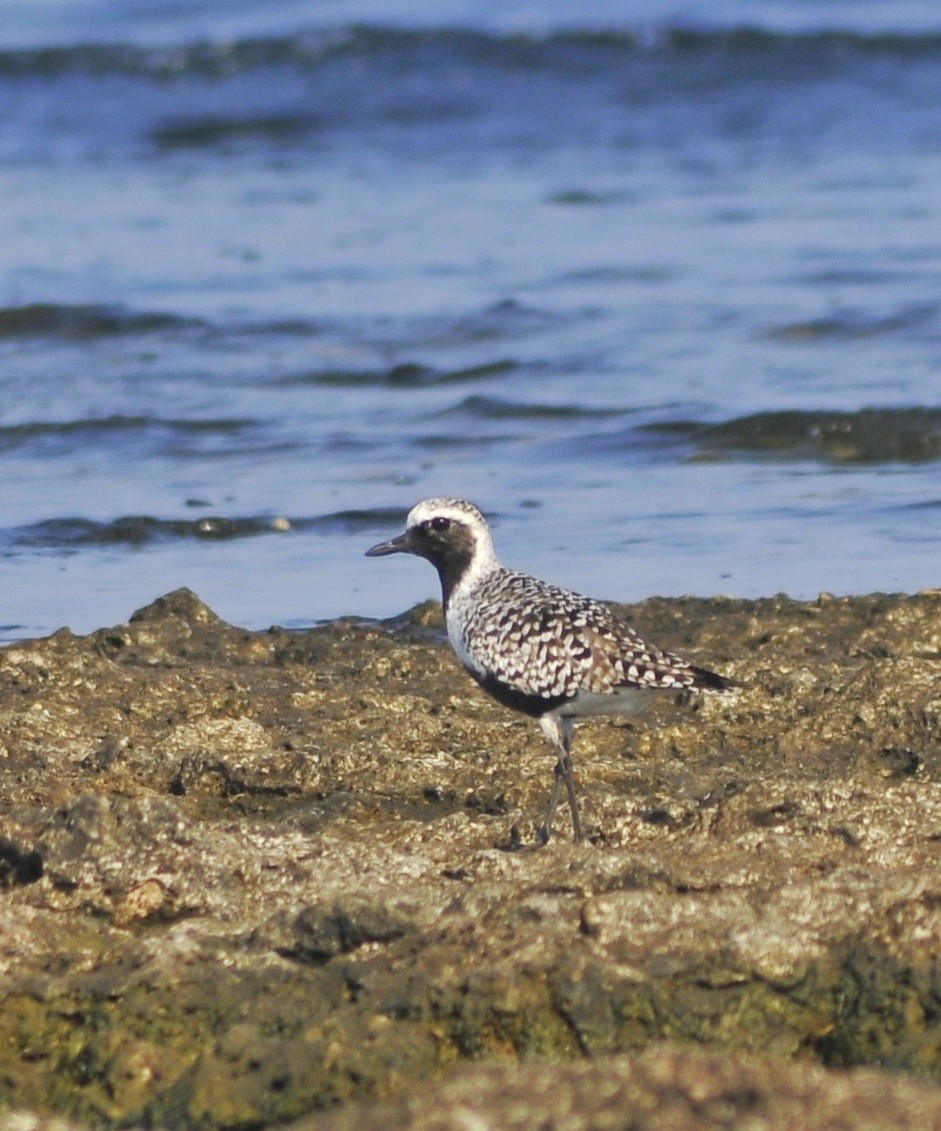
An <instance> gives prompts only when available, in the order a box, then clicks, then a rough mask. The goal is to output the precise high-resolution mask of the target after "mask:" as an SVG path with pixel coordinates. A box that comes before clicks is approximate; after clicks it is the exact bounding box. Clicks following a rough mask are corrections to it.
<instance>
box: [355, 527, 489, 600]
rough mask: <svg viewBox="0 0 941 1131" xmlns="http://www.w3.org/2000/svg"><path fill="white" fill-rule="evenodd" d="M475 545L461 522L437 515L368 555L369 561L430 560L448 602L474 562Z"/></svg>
mask: <svg viewBox="0 0 941 1131" xmlns="http://www.w3.org/2000/svg"><path fill="white" fill-rule="evenodd" d="M475 545H476V541H475V538H474V532H473V531H472V530H471V528H470V526H468V525H467V524H466V523H464V522H461V521H460V520H459V519H456V518H450V517H448V516H447V515H440V514H436V515H432V516H431V517H430V518H426V519H425V520H424V521H423V522H418V523H415V525H413V526H409V527H408V529H407V530H405V532H404V533H403V534H400V535H399V536H398V537H397V538H390V539H389V541H388V542H380V543H379V544H378V545H377V546H373V547H371V548H370V549H368V550H367V551H366V557H367V558H379V557H384V556H385V555H386V554H416V555H417V556H418V557H420V558H425V559H427V560H428V561H429V562H431V564H432V565H433V566H434V567H435V569H436V570H437V571H438V574H439V576H440V578H441V585H442V588H443V590H444V593H445V600H447V595H448V594H449V593H450V592H451V590H452V589H453V587H454V586H455V585H456V584H457V582H458V580H459V579H460V577H461V575H462V574H463V573H464V571H465V570H466V569H467V567H468V566H469V565H470V563H471V561H472V560H473V557H474V548H475Z"/></svg>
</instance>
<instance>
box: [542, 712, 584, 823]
mask: <svg viewBox="0 0 941 1131" xmlns="http://www.w3.org/2000/svg"><path fill="white" fill-rule="evenodd" d="M539 725H540V726H541V727H542V731H543V733H544V734H545V735H546V737H547V738H548V739H549V741H550V742H551V743H552V744H553V746H555V747H557V748H558V751H559V760H558V761H557V762H556V764H555V775H554V778H553V781H552V792H551V793H550V794H549V806H548V808H547V809H546V817H545V820H544V821H543V822H542V826H541V827H540V829H539V839H540V841H541V842H542V843H543V844H546V843H548V840H549V838H550V837H551V836H552V819H553V817H555V809H556V805H558V803H559V794H560V793H561V792H562V783H563V782H565V792H566V793H567V794H568V799H569V810H570V811H571V814H572V831H573V839H574V841H575V843H576V844H577V843H578V842H579V841H580V840H582V839H583V837H584V836H585V831H584V829H583V828H582V818H581V815H580V813H579V811H578V797H577V796H576V793H575V774H574V771H573V769H572V756H571V754H570V753H569V748H570V746H571V743H572V730H573V727H574V722H573V720H572V719H571V718H569V717H567V716H563V717H562V718H553V717H550V716H548V715H544V716H543V717H542V718H541V719H540V720H539Z"/></svg>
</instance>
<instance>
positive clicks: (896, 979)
mask: <svg viewBox="0 0 941 1131" xmlns="http://www.w3.org/2000/svg"><path fill="white" fill-rule="evenodd" d="M624 612H625V613H626V614H627V615H628V617H629V619H630V620H631V621H632V623H634V624H635V626H636V627H637V628H638V629H640V630H641V632H642V633H643V634H644V635H645V636H648V637H649V638H650V639H651V640H653V641H654V642H656V643H658V644H661V645H663V646H666V647H670V648H673V649H676V650H678V651H680V652H682V653H683V654H684V655H686V656H688V657H689V658H690V659H692V660H694V661H696V662H697V663H700V664H704V665H706V666H709V667H712V668H715V669H716V670H718V671H720V672H722V673H724V674H728V675H732V676H735V677H737V678H739V679H742V680H745V681H747V684H748V686H747V687H746V688H745V689H744V690H742V691H740V692H737V693H736V694H735V695H734V696H731V697H729V698H728V699H725V698H706V699H700V700H693V701H691V702H687V703H680V704H675V703H673V702H672V701H670V700H666V701H659V702H657V703H656V704H655V705H654V706H653V707H652V708H651V710H650V712H649V713H648V714H647V715H645V716H643V717H641V718H639V719H636V720H632V721H630V722H627V723H625V722H623V721H610V720H599V721H591V722H586V723H584V724H583V725H581V727H580V728H579V730H578V732H577V734H576V739H575V745H574V758H575V766H576V774H577V776H578V779H579V790H580V795H581V798H582V808H583V816H584V818H585V821H586V827H587V831H588V833H589V838H590V839H589V843H587V844H584V845H579V846H575V845H573V844H571V843H570V842H569V841H568V840H567V838H566V821H565V816H566V815H565V813H560V815H559V819H558V821H557V827H558V829H559V834H558V835H557V838H556V839H554V840H553V841H552V842H551V843H550V844H549V845H548V846H547V847H546V848H543V849H539V850H535V851H534V850H523V851H508V850H507V847H508V846H509V845H510V844H511V843H514V842H515V840H516V839H517V838H516V836H515V835H511V830H512V829H513V828H514V826H515V827H516V828H517V829H518V830H519V834H520V837H521V839H522V842H523V843H524V844H532V843H534V841H535V831H536V827H537V826H538V823H539V821H540V820H541V817H542V813H543V808H544V805H545V801H546V797H547V794H548V790H549V786H550V782H551V776H552V775H551V771H552V764H553V758H552V755H551V754H550V752H549V750H548V747H547V746H546V745H545V743H544V741H543V739H542V738H541V736H540V735H539V732H538V728H536V727H535V726H534V725H533V724H532V723H530V722H528V721H527V720H525V719H522V718H520V717H517V716H513V715H510V714H508V713H507V712H506V711H505V710H503V709H502V708H500V707H498V706H497V705H495V704H493V703H491V702H490V701H488V700H487V699H486V698H485V697H484V696H483V695H482V694H481V693H480V692H479V691H478V690H477V689H476V688H475V687H474V686H473V684H472V683H471V681H470V680H469V679H468V678H467V677H466V676H465V675H464V673H463V672H461V671H460V669H459V667H458V665H457V663H456V661H455V660H454V659H453V657H452V655H451V653H450V651H449V649H448V647H447V645H446V644H445V643H444V642H443V639H442V634H441V630H440V613H439V611H438V609H437V608H436V607H435V606H430V605H429V606H420V607H419V608H417V609H414V610H412V611H411V612H410V613H408V614H406V615H405V616H403V617H402V618H400V619H398V620H397V621H395V622H392V623H388V624H383V625H373V624H364V623H360V622H356V621H352V620H348V621H339V622H335V623H333V624H329V625H326V626H324V627H322V628H317V629H313V630H311V631H309V632H303V633H288V632H284V631H281V630H279V629H272V630H271V631H269V632H265V633H249V632H246V631H244V630H242V629H238V628H235V627H233V626H231V625H228V624H225V623H224V622H222V621H221V620H219V619H218V618H217V617H216V616H215V615H214V614H213V613H212V612H211V611H210V610H209V609H208V608H206V606H205V605H203V604H202V603H201V602H200V601H199V600H198V599H197V598H196V597H195V596H194V595H193V594H192V593H190V592H188V591H185V590H181V591H178V592H175V593H172V594H169V595H168V596H166V597H164V598H161V599H160V600H158V601H156V602H155V603H154V604H153V605H150V606H148V607H147V608H146V609H142V610H141V611H140V612H138V613H136V614H135V615H134V616H133V617H132V618H131V620H130V621H129V622H128V623H127V624H122V625H118V626H117V627H115V628H109V629H102V630H100V631H99V632H96V633H93V634H92V635H90V636H87V637H82V638H79V637H75V636H72V635H71V634H70V633H68V632H67V631H62V632H60V633H56V634H55V635H54V636H52V637H49V638H48V639H45V640H39V641H34V642H25V643H19V644H15V645H11V646H8V647H6V648H4V649H0V1109H3V1108H6V1109H7V1114H6V1115H5V1116H4V1115H2V1114H0V1131H13V1129H14V1128H16V1129H17V1131H27V1129H28V1128H31V1127H35V1128H37V1129H38V1128H42V1127H45V1128H52V1127H55V1126H63V1127H64V1126H65V1124H64V1123H61V1122H56V1121H55V1120H53V1121H50V1117H52V1116H55V1117H59V1118H60V1120H70V1121H73V1122H74V1123H77V1124H79V1125H86V1126H87V1125H94V1126H104V1125H122V1126H127V1125H133V1124H135V1123H137V1124H146V1125H149V1126H154V1125H157V1126H166V1127H174V1128H183V1129H186V1128H197V1127H205V1128H214V1127H219V1128H222V1127H225V1128H249V1127H259V1126H264V1125H266V1124H269V1123H273V1122H275V1121H284V1120H287V1119H290V1118H293V1117H302V1116H303V1117H305V1119H306V1122H305V1126H309V1127H315V1126H316V1127H321V1126H322V1127H327V1126H331V1125H332V1124H331V1122H330V1121H331V1120H332V1121H337V1122H336V1126H338V1127H347V1126H349V1127H353V1126H359V1125H360V1124H359V1123H357V1122H356V1121H357V1120H359V1121H361V1122H362V1126H364V1127H372V1126H375V1127H378V1126H380V1125H382V1126H389V1127H414V1128H418V1127H422V1128H432V1127H434V1128H438V1127H441V1128H451V1127H454V1128H458V1127H460V1128H470V1127H481V1128H484V1127H500V1126H505V1127H508V1128H509V1127H517V1126H518V1127H524V1126H540V1127H542V1126H545V1127H557V1128H560V1129H561V1128H562V1127H563V1126H564V1127H566V1128H568V1127H571V1128H576V1129H577V1128H581V1127H586V1128H587V1127H597V1128H602V1127H624V1128H628V1127H630V1128H634V1129H635V1131H644V1129H646V1128H651V1129H653V1128H661V1127H662V1128H667V1127H670V1128H674V1127H675V1128H686V1127H694V1126H695V1127H746V1126H747V1127H749V1128H751V1127H755V1128H758V1127H782V1128H783V1127H795V1128H797V1127H804V1126H807V1127H826V1128H830V1127H833V1128H836V1127H865V1128H875V1127H886V1128H889V1127H936V1126H938V1127H941V1121H939V1120H941V1115H939V1113H941V1087H939V1084H941V868H939V865H941V786H939V781H941V597H939V596H938V595H936V594H930V593H929V594H923V595H919V596H917V597H905V596H882V595H874V596H866V597H855V598H839V599H837V598H829V597H821V599H820V600H819V601H816V602H812V603H798V602H794V601H790V600H788V599H787V598H784V597H779V598H772V599H768V600H762V601H756V602H745V601H733V600H728V599H715V600H711V601H701V600H692V599H685V600H654V601H648V602H645V603H644V604H642V605H638V606H636V607H633V608H631V609H627V610H624ZM663 1042H668V1043H667V1044H665V1045H664V1044H663ZM694 1046H695V1047H694ZM625 1054H627V1055H625ZM493 1062H502V1063H500V1064H495V1063H493ZM851 1066H869V1068H870V1069H872V1070H869V1071H865V1072H856V1073H852V1074H849V1075H848V1074H846V1073H842V1072H835V1071H826V1070H825V1069H826V1068H831V1069H833V1068H846V1067H851ZM874 1069H879V1070H881V1071H874ZM899 1073H902V1074H904V1076H902V1077H900V1076H899V1075H897V1074H899ZM547 1097H550V1098H549V1099H547ZM552 1097H557V1098H552ZM671 1097H672V1098H671ZM377 1102H378V1103H380V1104H381V1105H382V1106H381V1107H380V1108H379V1109H376V1108H375V1106H373V1107H370V1106H369V1105H370V1103H372V1104H373V1105H375V1104H376V1103H377ZM475 1103H477V1104H479V1109H478V1108H475V1107H474V1104H475ZM547 1104H548V1106H547ZM671 1104H672V1106H670V1105H671ZM335 1105H340V1106H339V1107H336V1106H335ZM361 1105H365V1106H361ZM527 1105H529V1107H527ZM540 1105H541V1106H540ZM325 1109H331V1110H330V1113H329V1115H325V1116H323V1117H317V1116H316V1115H312V1114H311V1113H316V1112H317V1111H322V1110H325ZM30 1111H32V1112H37V1113H42V1114H41V1115H38V1116H34V1115H30V1114H28V1112H30ZM377 1111H378V1114H377ZM455 1112H457V1114H455ZM527 1112H528V1113H529V1114H527ZM462 1113H463V1114H462ZM540 1113H542V1114H540ZM863 1113H864V1114H865V1118H866V1119H867V1120H869V1122H860V1121H859V1120H860V1119H862V1114H863ZM854 1114H855V1117H856V1122H852V1121H851V1117H853V1115H854ZM465 1116H466V1118H465ZM436 1119H437V1120H438V1121H437V1122H436V1121H435V1120H436ZM474 1119H477V1120H478V1122H476V1123H474V1122H473V1120H474ZM815 1119H816V1122H815V1121H814V1120H815ZM841 1119H842V1120H843V1122H840V1120H841ZM318 1120H319V1121H318ZM340 1120H346V1121H347V1122H339V1121H340ZM462 1120H463V1122H462ZM553 1120H554V1121H555V1122H553ZM631 1120H633V1122H632V1121H631ZM697 1120H698V1122H697ZM828 1120H829V1122H828ZM906 1120H907V1122H906ZM370 1121H371V1122H370Z"/></svg>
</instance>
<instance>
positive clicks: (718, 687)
mask: <svg viewBox="0 0 941 1131" xmlns="http://www.w3.org/2000/svg"><path fill="white" fill-rule="evenodd" d="M690 670H691V671H692V673H693V675H694V676H695V680H694V682H693V683H692V684H691V685H690V686H691V688H693V689H694V690H696V691H733V690H734V689H735V688H736V687H747V686H748V685H747V684H745V683H743V682H742V681H741V680H740V679H733V678H732V677H731V676H728V675H719V673H718V672H711V671H709V669H708V668H699V667H697V666H696V665H695V664H690Z"/></svg>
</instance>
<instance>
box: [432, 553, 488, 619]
mask: <svg viewBox="0 0 941 1131" xmlns="http://www.w3.org/2000/svg"><path fill="white" fill-rule="evenodd" d="M434 565H435V568H436V569H437V571H438V577H439V579H440V581H441V603H442V605H443V606H444V611H445V614H447V611H448V606H449V605H450V604H451V602H452V601H454V600H460V599H461V598H462V597H467V596H469V595H470V594H471V593H472V592H473V590H474V589H476V587H477V586H478V585H479V584H480V582H481V581H482V580H483V579H484V578H485V577H488V576H489V575H490V574H491V573H494V572H495V571H496V570H499V569H500V568H501V566H500V562H499V560H498V559H497V555H496V554H495V553H494V551H493V547H492V546H488V545H484V546H477V547H476V548H475V549H474V551H473V552H464V553H455V554H453V555H449V556H448V557H447V558H445V559H443V560H440V561H436V562H435V563H434Z"/></svg>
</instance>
